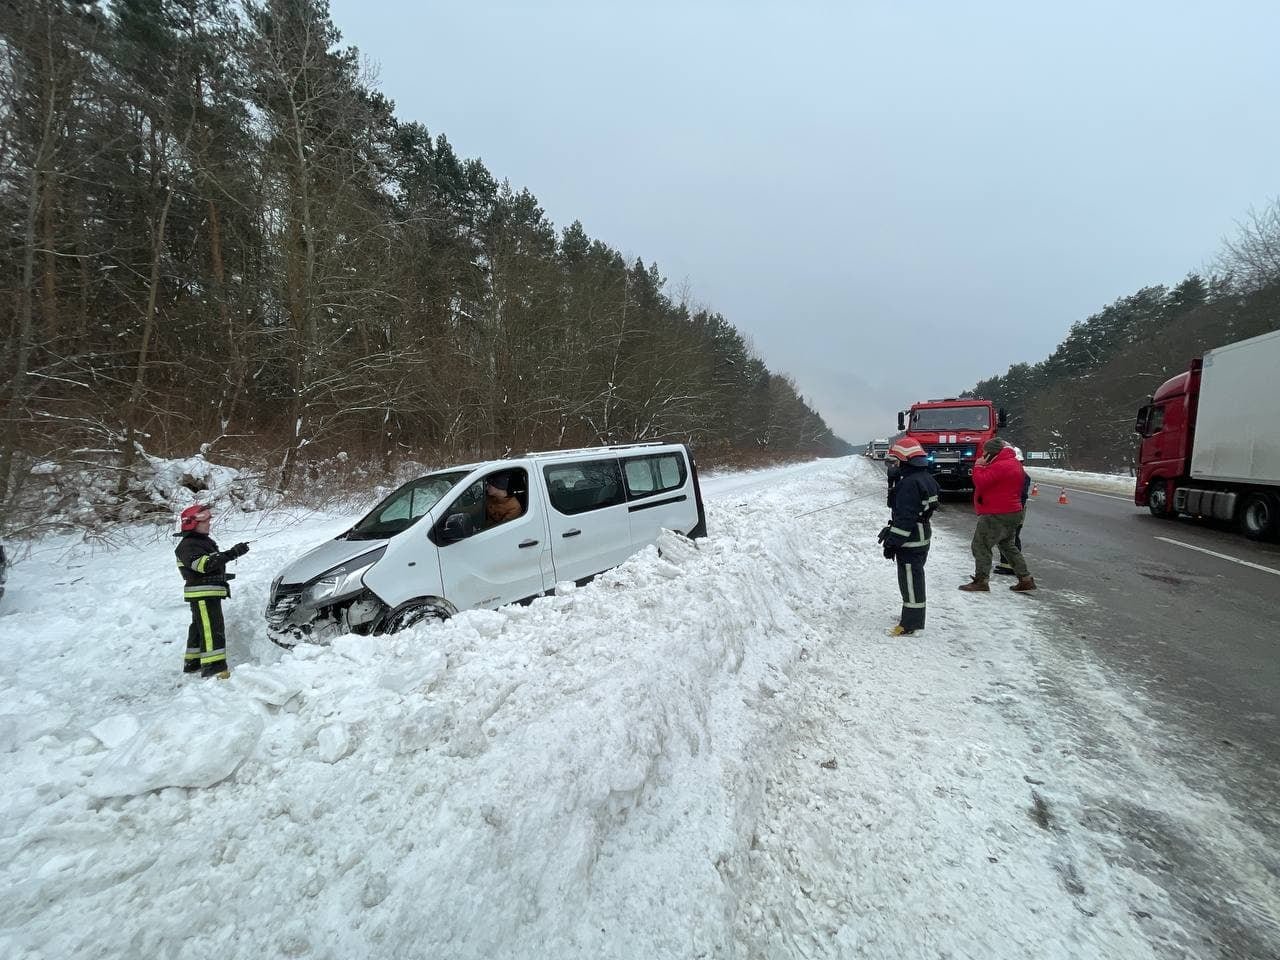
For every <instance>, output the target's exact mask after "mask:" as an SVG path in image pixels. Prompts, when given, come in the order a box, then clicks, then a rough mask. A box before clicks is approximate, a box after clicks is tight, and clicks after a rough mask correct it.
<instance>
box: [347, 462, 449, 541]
mask: <svg viewBox="0 0 1280 960" xmlns="http://www.w3.org/2000/svg"><path fill="white" fill-rule="evenodd" d="M470 472H471V471H469V470H452V471H450V472H448V473H432V474H429V475H428V476H425V477H419V478H418V479H417V480H410V481H409V482H408V483H406V484H405V485H404V486H403V487H401V488H400V489H399V490H397V491H396V492H395V493H393V494H391V496H389V497H387V499H385V500H383V501H382V502H381V503H380V504H378V505H377V506H376V507H374V508H373V509H372V510H370V511H369V513H368V514H366V515H365V517H364V519H363V520H361V521H360V522H359V523H357V524H356V525H355V526H354V527H352V528H351V529H350V530H348V531H347V532H346V533H345V534H344V536H345V537H346V539H348V540H385V539H387V538H388V537H394V536H395V535H396V534H397V533H401V532H402V531H404V530H408V529H409V528H410V527H411V526H413V525H414V524H415V523H417V522H418V521H419V520H421V519H422V517H423V516H424V515H425V514H426V512H427V511H428V510H430V509H431V508H432V507H434V506H435V505H436V504H437V503H439V502H440V498H441V497H443V496H444V495H445V494H446V493H448V492H449V491H450V490H452V489H453V488H454V486H455V485H456V484H457V482H458V481H459V480H461V479H462V478H463V477H465V476H467V474H469V473H470Z"/></svg>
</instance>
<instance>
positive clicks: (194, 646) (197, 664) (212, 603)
mask: <svg viewBox="0 0 1280 960" xmlns="http://www.w3.org/2000/svg"><path fill="white" fill-rule="evenodd" d="M212 519H213V512H212V511H211V510H210V509H209V508H208V507H207V506H205V505H204V504H199V503H197V504H195V505H194V506H190V507H187V509H185V510H183V511H182V516H181V518H180V521H179V527H180V528H181V529H180V532H179V534H178V536H180V537H181V538H182V539H181V540H179V541H178V546H177V547H176V548H175V550H174V553H175V554H176V555H177V557H178V572H179V573H181V574H182V584H183V590H182V599H184V600H186V601H187V603H189V604H190V605H191V626H190V627H189V628H188V630H187V651H186V654H185V655H184V656H183V660H182V672H183V673H199V674H201V675H203V676H206V677H218V678H219V679H221V680H225V679H227V678H228V677H229V676H231V672H230V671H229V670H228V669H227V635H226V630H225V628H224V626H223V622H222V601H223V600H225V599H227V597H229V596H231V584H230V581H231V579H232V578H233V577H234V576H235V574H232V573H227V572H226V566H227V562H228V561H230V560H235V559H236V558H237V557H243V556H244V555H245V554H246V553H248V552H249V545H248V544H247V543H237V544H236V545H235V546H234V547H232V548H231V549H229V550H225V551H219V550H218V545H217V544H216V543H214V542H213V538H212V537H210V536H209V522H210V521H211V520H212Z"/></svg>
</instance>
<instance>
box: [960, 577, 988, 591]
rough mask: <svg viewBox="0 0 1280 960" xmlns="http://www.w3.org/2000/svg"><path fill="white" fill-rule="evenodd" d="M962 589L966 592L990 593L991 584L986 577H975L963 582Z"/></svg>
mask: <svg viewBox="0 0 1280 960" xmlns="http://www.w3.org/2000/svg"><path fill="white" fill-rule="evenodd" d="M960 589H961V590H963V591H964V592H965V593H990V592H991V584H989V583H987V578H986V577H974V578H973V579H972V580H970V581H969V582H968V583H962V584H961V585H960Z"/></svg>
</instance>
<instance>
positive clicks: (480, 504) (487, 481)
mask: <svg viewBox="0 0 1280 960" xmlns="http://www.w3.org/2000/svg"><path fill="white" fill-rule="evenodd" d="M528 504H529V479H528V474H526V473H525V471H523V470H520V469H511V470H501V471H495V472H494V473H491V474H489V475H488V476H486V477H483V478H482V479H480V480H477V481H476V482H475V483H473V484H471V485H470V486H468V487H467V488H466V489H465V490H463V491H462V493H460V494H459V495H458V497H457V499H456V500H454V501H453V503H451V504H450V505H449V508H448V509H447V510H445V512H444V516H443V517H442V518H441V520H440V522H439V523H437V524H436V528H435V530H434V531H433V534H432V540H433V541H434V542H436V543H437V544H440V545H447V544H450V543H457V542H458V541H459V540H466V539H467V538H468V537H473V536H475V535H476V534H477V533H481V532H482V531H484V530H490V529H492V528H493V527H496V526H499V525H500V524H503V523H506V522H507V521H508V520H515V519H517V518H518V517H522V516H524V514H525V511H526V510H527V509H528Z"/></svg>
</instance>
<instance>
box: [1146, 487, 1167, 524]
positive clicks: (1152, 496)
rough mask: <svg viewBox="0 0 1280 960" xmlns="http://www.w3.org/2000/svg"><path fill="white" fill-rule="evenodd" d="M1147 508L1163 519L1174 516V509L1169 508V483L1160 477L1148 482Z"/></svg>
mask: <svg viewBox="0 0 1280 960" xmlns="http://www.w3.org/2000/svg"><path fill="white" fill-rule="evenodd" d="M1147 509H1148V510H1150V511H1151V515H1152V516H1153V517H1159V518H1160V519H1161V520H1169V519H1171V518H1172V517H1173V511H1172V510H1170V509H1169V484H1168V483H1167V482H1166V481H1165V480H1163V479H1161V478H1160V477H1156V478H1155V479H1154V480H1152V481H1151V482H1150V483H1149V484H1147Z"/></svg>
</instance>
